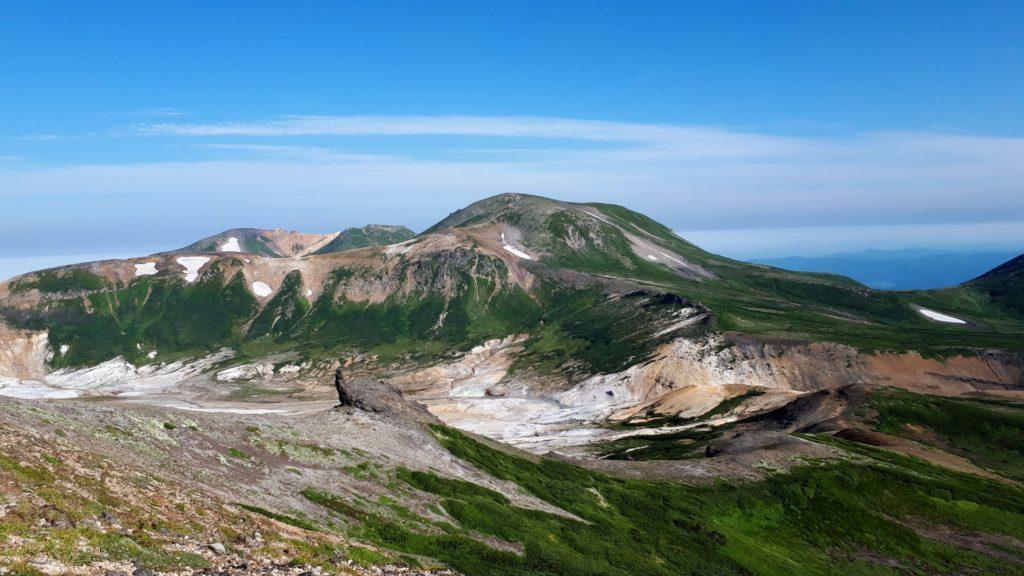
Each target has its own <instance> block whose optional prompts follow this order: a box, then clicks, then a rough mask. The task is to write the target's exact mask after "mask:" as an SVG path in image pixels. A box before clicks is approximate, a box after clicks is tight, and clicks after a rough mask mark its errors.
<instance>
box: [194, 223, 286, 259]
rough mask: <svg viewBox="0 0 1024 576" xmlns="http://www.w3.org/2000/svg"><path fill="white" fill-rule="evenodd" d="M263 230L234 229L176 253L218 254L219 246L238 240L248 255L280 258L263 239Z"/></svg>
mask: <svg viewBox="0 0 1024 576" xmlns="http://www.w3.org/2000/svg"><path fill="white" fill-rule="evenodd" d="M265 232H266V231H265V230H260V229H258V228H234V229H231V230H225V231H224V232H221V233H220V234H217V235H214V236H210V237H208V238H203V239H202V240H199V241H197V242H193V243H192V244H189V245H188V246H185V247H184V248H180V249H178V250H177V252H219V251H220V248H221V246H223V245H224V243H225V242H227V241H228V239H230V238H235V239H236V240H238V246H239V248H241V249H242V250H243V251H245V252H247V253H249V254H256V255H259V256H269V257H272V258H280V257H282V254H279V253H278V251H277V250H275V249H274V248H273V246H271V243H270V242H269V241H268V240H267V238H266V237H264V234H265Z"/></svg>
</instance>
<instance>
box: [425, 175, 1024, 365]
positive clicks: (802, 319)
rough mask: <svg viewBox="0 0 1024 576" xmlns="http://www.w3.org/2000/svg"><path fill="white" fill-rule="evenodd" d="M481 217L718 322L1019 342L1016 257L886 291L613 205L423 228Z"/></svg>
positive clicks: (928, 344) (511, 204)
mask: <svg viewBox="0 0 1024 576" xmlns="http://www.w3.org/2000/svg"><path fill="white" fill-rule="evenodd" d="M489 222H500V223H508V224H511V225H513V226H516V227H517V228H519V229H520V230H522V233H523V237H522V243H523V244H524V245H525V246H526V247H528V248H533V249H535V250H537V251H539V252H540V253H541V254H543V257H542V258H541V261H542V262H543V263H545V264H547V265H549V266H551V267H553V268H569V269H573V270H579V271H582V272H587V273H591V274H594V275H599V276H604V277H617V278H627V279H629V280H631V281H636V282H639V283H643V284H645V285H649V286H652V287H656V288H657V289H660V290H666V291H670V292H672V293H676V294H680V295H682V296H684V297H686V298H688V299H691V300H693V301H696V302H700V303H701V304H703V305H705V306H707V307H708V308H709V309H711V310H712V311H713V312H714V314H715V319H716V327H717V328H718V329H720V330H730V331H736V332H742V333H749V334H767V335H779V336H788V337H795V338H806V339H809V340H820V341H830V342H839V343H844V344H850V345H853V346H855V347H858V348H861V349H865V350H876V349H881V350H899V351H904V350H917V351H922V352H924V353H927V354H953V353H957V352H962V351H968V350H971V349H981V348H986V347H990V348H1003V349H1010V350H1020V349H1024V322H1022V321H1021V320H1022V318H1021V316H1020V315H1019V314H1017V313H1015V311H1016V310H1017V308H1016V307H1017V306H1021V307H1024V296H1022V294H1021V292H1020V290H1019V289H1016V287H1019V286H1020V285H1021V282H1019V281H1018V280H1016V278H1018V277H1019V275H1020V264H1019V262H1018V264H1017V265H1016V266H1015V267H1014V266H1013V265H1012V263H1008V264H1007V265H1006V266H1005V267H1007V268H1011V267H1012V270H1006V271H1002V270H994V271H993V272H992V273H990V275H986V276H984V277H982V279H979V280H977V281H974V282H971V283H968V284H965V285H963V286H961V287H957V288H953V289H945V290H935V291H906V292H887V291H880V290H873V289H870V288H868V287H866V286H863V285H861V284H859V283H857V282H855V281H853V280H850V279H849V278H846V277H842V276H835V275H830V274H814V273H797V272H789V271H785V270H781V269H777V268H770V267H767V266H760V265H753V264H747V263H744V262H739V261H735V260H731V259H728V258H723V257H721V256H717V255H715V254H712V253H709V252H707V251H705V250H702V249H700V248H699V247H697V246H695V245H693V244H691V243H689V242H687V241H686V240H684V239H682V238H680V237H679V236H678V235H676V234H675V233H674V232H673V231H672V230H671V229H669V228H668V227H666V226H664V225H662V224H660V223H658V222H656V221H654V220H652V219H650V218H648V217H647V216H644V215H642V214H639V213H637V212H633V211H631V210H628V209H626V208H623V207H621V206H614V205H608V204H566V203H560V202H555V201H552V200H548V199H545V198H539V197H535V196H524V195H502V196H498V197H494V198H489V199H486V200H483V201H481V202H478V203H476V204H473V205H470V206H468V207H467V208H464V209H462V210H460V211H458V212H455V213H453V214H451V215H449V216H448V217H447V218H445V219H444V220H442V221H441V222H439V223H438V224H437V225H435V226H434V227H433V228H431V230H433V231H438V230H443V229H445V228H448V227H461V228H467V227H469V228H471V227H474V226H480V225H484V224H487V223H489ZM627 235H632V236H634V237H639V238H641V239H643V240H645V241H650V242H651V243H653V244H655V245H656V246H657V247H658V248H663V249H665V250H667V251H669V253H670V254H675V255H677V256H679V257H680V258H681V259H683V260H685V261H686V262H688V263H690V264H693V265H695V266H697V267H699V268H701V269H703V270H705V271H707V272H708V273H710V277H703V276H701V275H699V274H692V273H691V274H688V273H685V271H684V273H681V272H680V271H679V270H678V268H679V267H677V266H676V267H675V268H677V269H673V268H674V266H673V264H674V263H673V262H672V260H670V259H667V258H664V257H662V255H661V254H655V256H657V257H659V258H660V259H661V261H660V262H652V261H650V260H648V259H645V258H643V257H641V256H640V255H638V254H637V253H636V251H635V250H633V249H632V248H631V247H630V241H629V239H628V237H627ZM1017 260H1018V261H1019V260H1020V259H1019V258H1018V259H1017ZM1014 270H1015V271H1016V272H1014ZM1013 274H1016V275H1017V276H1014V275H1013ZM983 279H984V280H983ZM1000 286H1002V287H1004V288H1000ZM918 306H923V307H926V308H930V309H931V308H934V309H936V310H939V311H942V312H944V313H947V314H950V315H953V316H955V317H960V316H961V315H962V317H963V318H964V319H965V320H967V321H968V324H967V325H954V324H944V323H940V322H936V321H934V320H931V319H929V318H927V317H925V316H924V315H922V314H921V313H919V312H918V311H917V307H918Z"/></svg>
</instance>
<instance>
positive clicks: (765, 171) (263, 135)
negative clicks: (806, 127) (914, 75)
mask: <svg viewBox="0 0 1024 576" xmlns="http://www.w3.org/2000/svg"><path fill="white" fill-rule="evenodd" d="M358 136H377V138H373V139H372V142H370V141H367V145H365V146H364V145H363V141H362V140H361V139H360V138H352V137H358ZM422 136H433V137H438V136H440V137H448V136H451V137H486V138H483V139H482V140H479V141H476V140H472V139H471V140H470V141H469V142H467V141H466V139H465V138H457V139H453V141H452V142H447V141H446V140H444V139H442V140H441V141H440V143H438V142H436V141H435V140H430V141H429V142H427V141H423V140H420V139H419V137H422ZM118 137H120V138H136V139H141V141H140V144H141V145H145V144H146V142H155V143H158V144H159V146H160V147H162V148H160V149H162V150H173V149H180V148H181V147H187V148H189V149H192V150H195V151H199V153H200V156H201V157H200V158H193V157H191V156H190V160H189V161H174V162H171V161H158V162H148V163H147V162H140V163H135V164H124V163H110V164H89V165H66V166H59V167H33V168H30V169H24V168H23V169H20V170H14V169H9V170H4V169H3V167H0V179H2V180H3V181H4V183H5V185H4V186H3V187H0V198H21V199H22V200H20V201H19V202H17V203H15V204H17V205H29V204H30V203H31V202H33V201H37V202H40V203H45V202H49V200H47V199H52V198H55V197H60V198H68V197H83V198H86V197H88V198H101V199H109V200H110V201H111V202H113V203H116V204H117V205H118V206H120V207H121V208H120V209H121V210H129V209H130V210H135V211H137V212H139V213H160V214H162V215H164V216H166V217H167V218H173V217H174V215H175V214H176V213H177V212H175V211H176V210H179V207H182V208H180V212H181V218H183V219H185V218H196V217H198V218H200V219H201V220H205V221H209V222H211V223H212V222H219V223H220V224H210V225H209V229H211V230H216V229H219V228H226V227H230V226H234V225H249V224H264V225H279V226H291V227H295V228H304V227H306V228H314V229H316V228H317V226H318V225H319V224H322V226H321V228H322V229H325V230H330V229H336V228H337V227H338V225H339V224H342V223H343V224H356V223H359V222H360V220H359V219H364V220H365V221H371V220H375V221H380V220H391V221H395V222H397V223H403V224H408V225H411V226H413V227H420V228H422V227H425V226H427V225H429V224H431V223H432V221H433V220H435V219H437V218H440V217H443V216H444V215H445V214H447V213H448V212H449V211H451V210H453V209H455V208H458V207H460V206H462V205H464V204H466V203H468V202H471V201H473V200H476V199H479V198H480V197H483V196H486V195H489V194H495V193H500V192H508V191H519V192H526V193H534V194H541V195H548V196H554V197H559V198H564V199H567V200H577V201H586V200H595V201H606V202H615V203H620V204H626V205H628V206H630V207H633V208H635V209H638V210H641V211H643V212H646V213H648V214H650V215H651V216H653V217H654V218H656V219H658V220H661V221H663V222H665V223H667V224H669V225H672V226H675V227H678V228H680V229H681V230H683V231H684V232H685V230H705V229H739V228H758V229H765V228H785V227H790V228H792V227H800V228H805V227H808V226H819V227H820V226H859V227H861V229H862V230H870V229H871V228H870V227H871V226H879V225H887V224H899V225H912V224H921V225H945V224H948V223H956V222H960V223H963V222H970V223H974V224H972V226H973V227H971V228H970V230H971V234H973V235H975V236H976V237H974V238H967V237H966V236H965V237H963V238H962V240H963V241H964V242H967V241H971V240H978V239H981V238H982V237H983V236H985V234H986V233H985V232H984V226H983V225H980V224H977V223H982V222H1005V221H1008V220H1015V221H1019V220H1024V162H1021V161H1020V159H1021V158H1024V138H1013V137H991V136H980V135H970V134H954V133H935V132H906V131H902V132H894V131H873V132H844V133H832V134H828V135H812V136H807V135H804V136H794V135H788V134H773V133H758V132H751V131H741V130H730V129H726V128H719V127H692V126H689V127H688V126H671V125H656V124H639V123H622V122H604V121H593V120H575V119H564V118H534V117H468V116H437V117H422V116H383V117H374V116H340V117H325V116H317V117H299V116H293V117H284V118H277V119H271V120H266V121H258V122H246V123H237V122H236V123H217V124H194V123H166V122H165V123H160V124H147V125H143V126H135V127H130V128H127V129H123V130H121V131H120V132H119V133H118ZM335 137H345V138H335ZM381 137H386V138H381ZM311 142H312V143H313V144H315V145H310V143H311ZM425 142H426V143H427V144H426V145H425ZM165 144H170V146H164V145H165ZM167 153H168V154H171V152H167ZM29 198H31V199H32V200H27V199H29ZM196 203H200V204H201V205H203V206H204V210H203V212H202V214H201V215H199V216H187V215H186V212H187V213H188V214H192V215H195V214H196V212H195V210H194V206H195V204H196ZM50 204H51V205H52V202H51V203H50ZM40 206H42V204H40ZM184 206H188V207H189V208H188V209H187V210H186V208H184ZM26 210H30V208H29V209H26ZM39 210H40V213H42V208H41V207H40V208H39ZM48 210H51V212H49V213H48V216H50V215H52V209H48ZM75 217H79V218H80V217H82V216H81V213H80V212H75V213H71V212H69V213H68V214H67V218H68V219H73V218H75ZM342 218H344V219H345V220H344V222H338V220H339V219H342ZM353 218H359V219H356V220H353ZM327 219H333V220H332V221H333V222H334V223H333V224H331V223H329V222H326V221H327ZM318 223H319V224H318ZM865 227H867V228H865ZM958 230H960V232H962V233H963V234H964V235H966V234H967V232H966V230H967V228H962V229H958ZM990 235H991V234H990ZM790 237H791V238H793V239H794V240H793V241H794V242H795V241H796V238H798V237H800V235H796V234H790ZM0 240H2V238H0ZM801 241H803V240H801Z"/></svg>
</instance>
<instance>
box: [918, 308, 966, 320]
mask: <svg viewBox="0 0 1024 576" xmlns="http://www.w3.org/2000/svg"><path fill="white" fill-rule="evenodd" d="M917 311H918V312H920V313H921V314H924V315H925V316H927V317H929V318H931V319H932V320H936V321H939V322H949V323H950V324H967V322H964V321H963V320H961V319H959V318H954V317H953V316H947V315H946V314H943V313H942V312H936V311H935V310H929V309H927V308H918V309H917Z"/></svg>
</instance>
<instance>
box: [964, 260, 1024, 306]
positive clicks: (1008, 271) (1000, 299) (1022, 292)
mask: <svg viewBox="0 0 1024 576" xmlns="http://www.w3.org/2000/svg"><path fill="white" fill-rule="evenodd" d="M967 286H968V287H970V288H973V289H975V290H979V291H981V292H982V293H984V294H985V296H987V297H988V298H989V299H990V300H992V301H993V302H995V303H996V304H998V305H1001V306H1005V307H1007V308H1010V309H1012V310H1015V311H1016V312H1017V313H1018V314H1020V315H1021V316H1024V254H1022V255H1020V256H1017V257H1016V258H1014V259H1013V260H1010V261H1009V262H1006V263H1005V264H1003V265H1001V266H998V267H996V268H994V269H992V270H990V271H989V272H987V273H985V274H982V275H981V276H979V277H977V278H975V279H974V280H971V281H970V282H968V283H967Z"/></svg>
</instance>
